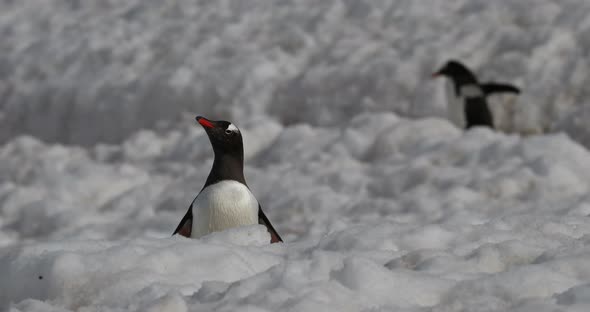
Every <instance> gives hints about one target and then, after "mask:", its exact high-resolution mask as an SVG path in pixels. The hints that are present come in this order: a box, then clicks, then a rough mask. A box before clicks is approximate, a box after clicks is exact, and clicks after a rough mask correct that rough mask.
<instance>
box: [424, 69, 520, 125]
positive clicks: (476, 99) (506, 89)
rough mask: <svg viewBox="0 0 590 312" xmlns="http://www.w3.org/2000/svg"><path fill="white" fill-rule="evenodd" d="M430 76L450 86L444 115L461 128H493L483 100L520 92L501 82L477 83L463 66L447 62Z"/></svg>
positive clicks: (486, 104)
mask: <svg viewBox="0 0 590 312" xmlns="http://www.w3.org/2000/svg"><path fill="white" fill-rule="evenodd" d="M432 76H433V77H439V76H445V77H447V78H449V79H450V80H451V82H452V85H453V89H454V90H453V92H447V97H448V98H449V99H448V103H447V107H448V113H449V118H450V119H451V121H452V122H453V123H455V124H456V125H458V126H459V127H461V128H465V129H469V128H471V127H475V126H487V127H490V128H492V129H493V128H494V118H493V116H492V112H491V111H490V109H489V107H488V103H487V101H486V97H487V96H488V95H490V94H493V93H516V94H519V93H520V90H519V89H518V88H516V87H514V86H512V85H509V84H504V83H493V82H490V83H479V82H478V81H477V78H476V77H475V75H474V74H473V73H472V72H471V71H470V70H469V69H468V68H467V67H466V66H465V65H463V64H461V63H459V62H457V61H454V60H451V61H449V62H447V63H446V64H445V66H443V68H441V69H440V70H439V71H437V72H436V73H434V74H433V75H432Z"/></svg>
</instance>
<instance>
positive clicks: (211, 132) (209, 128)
mask: <svg viewBox="0 0 590 312" xmlns="http://www.w3.org/2000/svg"><path fill="white" fill-rule="evenodd" d="M196 120H197V122H198V123H199V124H200V125H201V126H202V127H203V128H204V129H205V132H206V133H207V136H208V137H209V141H210V142H211V146H212V147H213V152H215V156H221V155H227V156H234V157H237V158H239V159H243V158H244V145H243V142H242V134H241V133H240V130H239V129H238V128H237V127H236V126H234V125H233V124H232V123H231V122H229V121H225V120H217V121H216V120H209V119H207V118H205V117H202V116H197V118H196Z"/></svg>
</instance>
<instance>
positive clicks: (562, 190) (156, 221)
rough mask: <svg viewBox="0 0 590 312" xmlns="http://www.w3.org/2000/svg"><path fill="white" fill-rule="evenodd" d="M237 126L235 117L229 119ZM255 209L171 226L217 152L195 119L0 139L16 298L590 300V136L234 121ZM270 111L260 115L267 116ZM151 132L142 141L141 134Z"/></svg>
mask: <svg viewBox="0 0 590 312" xmlns="http://www.w3.org/2000/svg"><path fill="white" fill-rule="evenodd" d="M239 126H241V125H239ZM241 129H242V131H243V132H244V135H245V136H246V140H247V141H248V142H249V145H248V146H251V147H247V151H246V154H247V155H248V158H247V161H246V163H247V166H246V178H247V181H248V182H249V185H250V187H251V189H252V191H253V193H254V194H256V196H257V198H258V199H259V201H260V202H261V203H262V206H263V208H264V209H265V211H266V213H267V215H268V216H269V218H270V219H271V220H272V222H273V224H274V226H275V227H276V228H277V230H278V231H279V232H280V233H281V235H282V236H283V238H284V239H285V241H286V243H284V244H273V245H268V244H267V242H268V240H269V234H268V233H267V232H266V230H265V229H264V228H263V227H261V226H251V227H243V228H236V229H232V230H229V231H224V232H220V233H213V234H211V235H209V236H207V237H204V238H202V239H200V240H191V239H185V238H182V237H170V234H171V232H172V230H173V229H174V227H175V226H176V225H177V223H178V221H179V220H180V218H181V217H182V215H183V214H184V212H185V211H186V209H187V206H188V203H190V201H191V200H192V198H193V197H194V195H195V194H196V193H197V192H198V190H199V189H200V188H201V186H202V183H203V182H204V181H205V178H206V175H207V173H208V171H209V169H210V166H211V162H212V152H211V150H210V147H209V143H208V142H207V141H206V137H204V135H203V130H202V129H201V128H200V127H198V126H197V125H191V126H189V127H180V128H178V129H174V130H170V131H164V132H154V131H149V130H143V131H141V132H138V133H137V134H136V135H134V136H132V137H130V138H129V139H127V140H126V141H124V142H123V143H122V144H121V145H97V146H96V147H94V148H78V147H66V146H61V145H55V144H46V143H42V142H40V141H39V140H37V139H35V138H32V137H19V138H15V139H14V140H12V141H11V142H9V143H7V144H5V145H3V146H1V147H0V164H1V165H0V176H1V177H2V179H0V234H1V235H0V237H2V240H1V241H0V243H1V244H2V245H3V246H4V247H2V248H1V249H0V276H5V277H6V278H4V279H2V280H0V304H1V305H2V306H4V307H8V306H10V307H11V309H12V310H13V311H74V310H88V311H121V310H130V311H146V310H148V311H149V310H152V311H159V310H162V311H203V310H220V311H231V310H236V309H250V310H253V311H280V310H293V311H309V310H322V311H342V310H366V309H374V310H383V311H387V310H398V311H420V310H422V309H434V310H441V311H448V310H451V311H452V310H468V311H491V310H503V311H512V310H531V311H533V310H534V311H538V310H539V309H541V310H543V309H544V310H555V309H569V308H571V309H578V310H583V308H582V307H585V306H587V300H586V296H585V291H586V290H585V288H584V287H585V285H587V279H588V276H590V266H589V265H588V263H590V262H589V260H590V251H589V249H588V248H587V245H588V244H586V243H587V242H588V237H590V222H589V221H588V216H590V205H588V200H589V196H588V194H589V191H590V177H589V176H588V175H587V174H586V173H587V172H589V171H590V152H588V151H587V150H586V149H584V148H583V147H582V146H580V145H579V144H577V143H576V142H574V141H572V140H571V139H570V138H569V137H568V136H566V135H563V134H556V135H549V136H534V137H519V136H514V135H511V136H508V135H504V134H500V133H495V132H492V131H490V130H489V129H473V130H471V131H467V132H465V133H462V132H461V131H459V130H458V129H456V128H454V127H453V126H452V125H451V124H450V123H449V122H447V121H446V120H442V119H421V120H408V119H403V118H400V117H398V116H396V115H393V114H372V113H366V114H361V115H358V116H356V117H355V118H354V119H352V120H351V121H350V122H349V123H347V125H346V126H344V127H341V128H332V127H315V126H311V125H305V124H301V125H292V126H281V125H279V124H277V123H275V122H272V121H260V120H253V121H251V122H246V123H245V124H244V125H243V126H241ZM265 129H268V131H265ZM146 142H147V143H146Z"/></svg>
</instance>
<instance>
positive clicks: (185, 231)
mask: <svg viewBox="0 0 590 312" xmlns="http://www.w3.org/2000/svg"><path fill="white" fill-rule="evenodd" d="M192 230H193V205H191V206H190V207H188V211H187V212H186V214H185V215H184V217H183V218H182V220H180V223H179V224H178V226H177V227H176V230H174V233H172V235H176V234H180V235H182V236H184V237H191V232H192Z"/></svg>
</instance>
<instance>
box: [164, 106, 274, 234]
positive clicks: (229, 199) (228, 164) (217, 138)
mask: <svg viewBox="0 0 590 312" xmlns="http://www.w3.org/2000/svg"><path fill="white" fill-rule="evenodd" d="M196 119H197V122H198V123H199V124H200V125H201V126H202V127H203V128H204V129H205V132H206V133H207V136H208V137H209V141H210V142H211V145H212V146H213V152H214V154H215V159H214V160H213V167H212V168H211V172H210V173H209V176H208V177H207V181H206V182H205V186H203V188H202V189H201V192H199V194H198V195H197V197H195V199H194V200H193V202H192V203H191V205H190V207H189V208H188V211H187V212H186V214H185V215H184V217H183V218H182V220H181V221H180V224H179V225H178V227H177V228H176V230H175V231H174V233H173V234H172V235H175V234H177V233H178V234H180V235H182V236H186V237H191V238H199V237H201V236H204V235H206V234H209V233H211V232H217V231H223V230H225V229H229V228H233V227H237V226H242V225H251V224H257V223H258V224H262V225H264V226H266V228H267V229H268V232H269V233H270V236H271V239H270V242H271V243H276V242H282V241H283V240H282V239H281V237H280V236H279V234H278V233H277V231H276V230H275V229H274V227H273V226H272V224H271V223H270V221H269V220H268V218H267V217H266V216H265V215H264V212H262V208H261V207H260V204H259V203H258V201H257V200H256V198H255V197H254V195H253V194H252V192H250V189H249V188H248V186H247V185H246V180H245V179H244V147H243V143H242V134H241V133H240V130H239V129H238V128H237V127H236V126H234V125H233V124H232V123H230V122H227V121H223V120H219V121H213V120H208V119H206V118H204V117H201V116H197V118H196Z"/></svg>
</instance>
